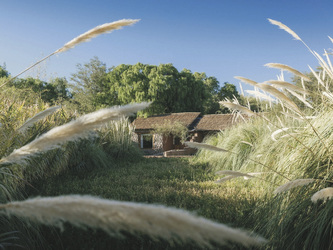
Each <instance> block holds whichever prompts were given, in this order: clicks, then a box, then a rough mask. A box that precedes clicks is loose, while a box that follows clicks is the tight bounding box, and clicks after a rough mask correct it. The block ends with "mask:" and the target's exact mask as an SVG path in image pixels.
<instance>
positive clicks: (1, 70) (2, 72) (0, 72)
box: [0, 64, 9, 78]
mask: <svg viewBox="0 0 333 250" xmlns="http://www.w3.org/2000/svg"><path fill="white" fill-rule="evenodd" d="M8 76H9V73H8V71H7V70H6V65H5V64H4V65H3V66H0V78H2V77H8Z"/></svg>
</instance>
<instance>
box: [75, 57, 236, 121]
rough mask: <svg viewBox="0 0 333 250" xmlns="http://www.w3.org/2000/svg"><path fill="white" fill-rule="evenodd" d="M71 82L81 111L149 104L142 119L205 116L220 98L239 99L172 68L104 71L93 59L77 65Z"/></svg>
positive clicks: (200, 76)
mask: <svg viewBox="0 0 333 250" xmlns="http://www.w3.org/2000/svg"><path fill="white" fill-rule="evenodd" d="M71 79H72V81H74V82H73V83H72V84H71V89H72V94H73V100H74V101H75V102H76V103H77V104H78V105H79V107H80V109H81V110H82V111H91V110H95V109H98V108H102V107H107V106H113V105H124V104H128V103H131V102H143V101H150V102H152V104H151V106H150V107H149V108H148V109H147V110H145V113H144V115H146V116H148V115H153V114H164V113H176V112H202V113H203V114H208V113H215V112H217V111H218V110H219V109H220V107H219V104H218V101H219V100H220V97H221V96H226V97H227V96H228V97H229V96H232V95H235V96H236V97H239V94H238V92H237V90H236V87H235V86H234V85H232V84H229V83H226V84H225V86H224V87H223V88H220V85H219V82H218V80H217V79H216V78H215V77H212V76H207V75H206V74H205V73H198V72H195V73H192V72H191V71H190V70H188V69H183V70H182V71H178V70H177V69H176V68H175V67H174V66H173V65H172V64H160V65H158V66H155V65H149V64H142V63H137V64H135V65H128V64H121V65H118V66H116V67H111V68H109V69H107V68H106V65H105V64H104V63H102V62H101V61H99V59H98V58H97V57H95V58H93V59H91V60H90V62H89V63H87V64H84V65H81V64H78V72H77V73H75V74H73V75H72V78H71Z"/></svg>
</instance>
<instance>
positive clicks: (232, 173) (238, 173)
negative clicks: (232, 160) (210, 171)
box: [215, 170, 253, 178]
mask: <svg viewBox="0 0 333 250" xmlns="http://www.w3.org/2000/svg"><path fill="white" fill-rule="evenodd" d="M215 174H218V175H222V174H225V175H231V176H237V177H240V176H246V177H249V178H253V176H252V175H249V174H245V173H241V172H238V171H233V170H221V171H217V172H216V173H215Z"/></svg>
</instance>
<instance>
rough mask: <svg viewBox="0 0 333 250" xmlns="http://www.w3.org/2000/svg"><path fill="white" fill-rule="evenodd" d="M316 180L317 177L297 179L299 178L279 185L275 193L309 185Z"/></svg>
mask: <svg viewBox="0 0 333 250" xmlns="http://www.w3.org/2000/svg"><path fill="white" fill-rule="evenodd" d="M314 181H315V179H297V180H293V181H289V182H287V183H285V184H283V185H281V186H279V187H278V188H277V189H275V191H274V193H275V194H278V193H282V192H285V191H288V190H290V189H292V188H294V187H300V186H305V185H308V184H310V183H312V182H314Z"/></svg>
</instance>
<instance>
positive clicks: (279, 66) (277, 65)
mask: <svg viewBox="0 0 333 250" xmlns="http://www.w3.org/2000/svg"><path fill="white" fill-rule="evenodd" d="M264 66H266V67H269V68H276V69H282V70H286V71H289V72H291V73H293V74H294V75H296V76H299V77H302V78H303V79H304V80H305V81H308V82H311V79H310V78H309V77H307V76H306V75H304V74H302V73H301V72H299V71H298V70H296V69H294V68H292V67H290V66H288V65H285V64H282V63H266V64H265V65H264Z"/></svg>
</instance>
